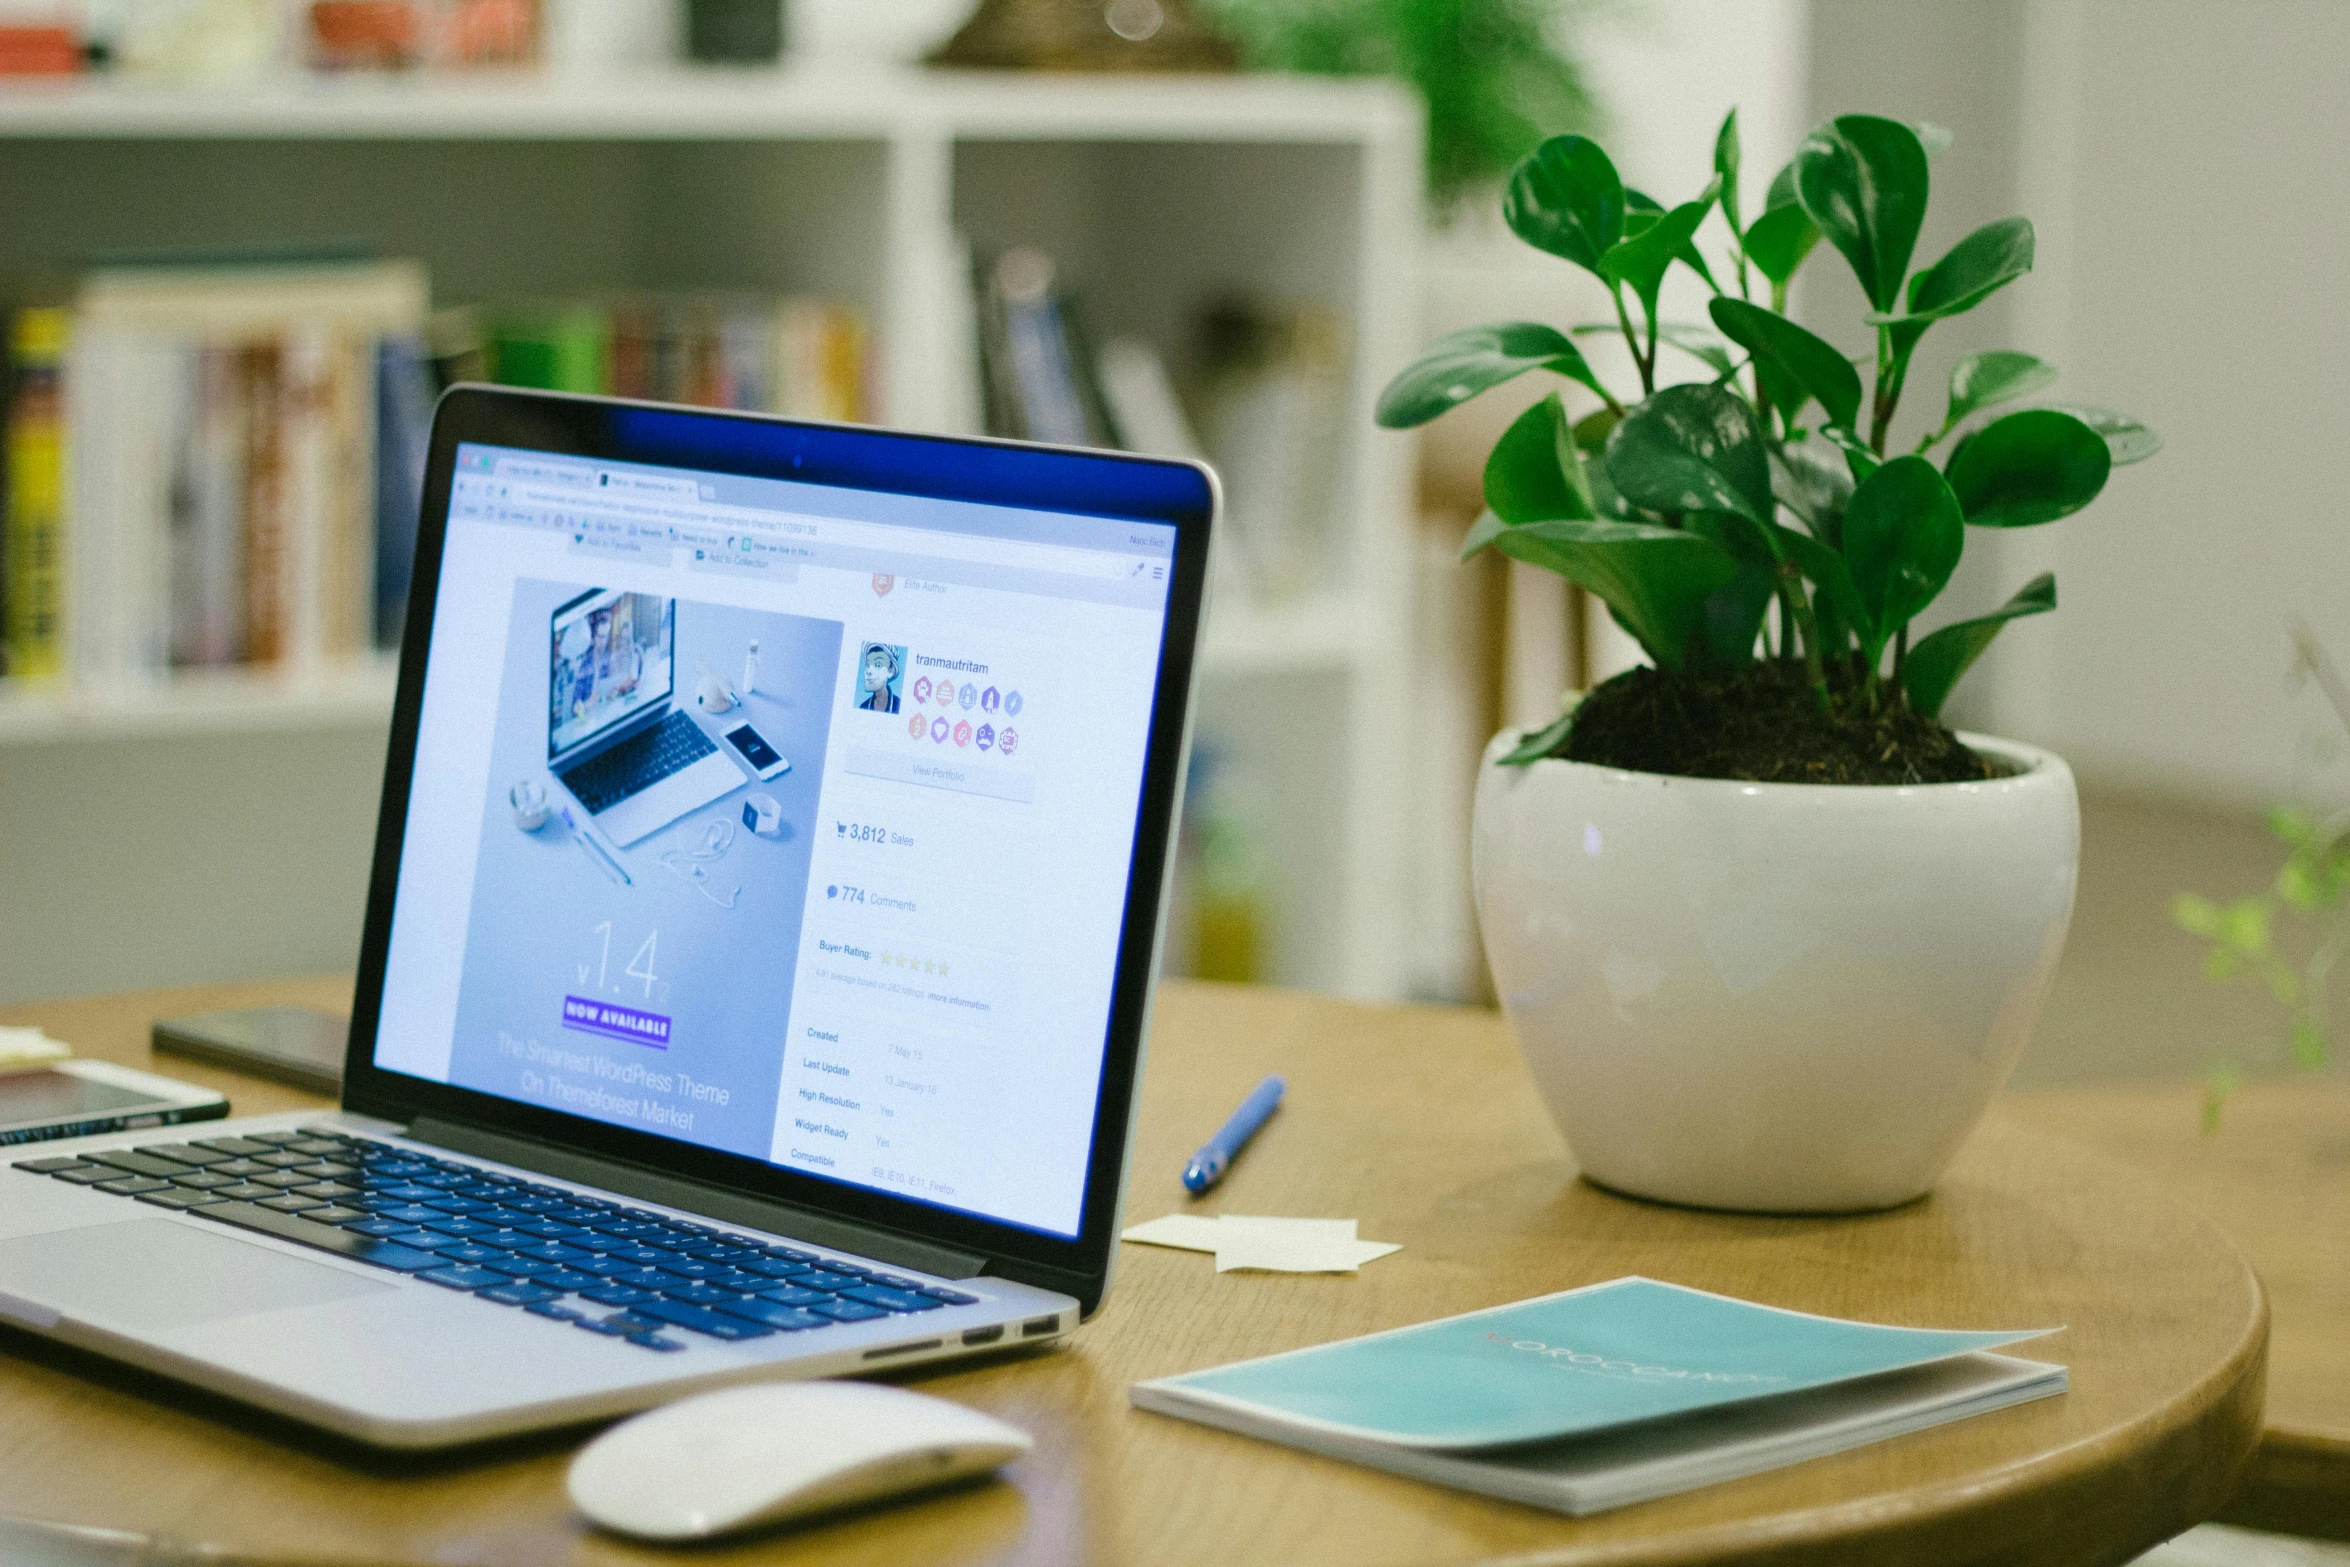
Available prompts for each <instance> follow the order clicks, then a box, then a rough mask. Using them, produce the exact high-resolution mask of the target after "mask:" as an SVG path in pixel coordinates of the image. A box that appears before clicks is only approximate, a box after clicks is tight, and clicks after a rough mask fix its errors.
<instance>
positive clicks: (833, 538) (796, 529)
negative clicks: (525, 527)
mask: <svg viewBox="0 0 2350 1567" xmlns="http://www.w3.org/2000/svg"><path fill="white" fill-rule="evenodd" d="M477 493H478V494H480V496H481V498H483V499H485V500H495V501H502V502H505V503H508V504H512V505H521V506H533V507H538V506H543V507H545V508H547V509H548V510H550V511H559V512H563V513H566V514H568V515H572V516H579V517H596V518H600V519H606V520H610V521H618V522H636V523H642V524H645V525H648V526H655V527H683V528H694V529H708V528H738V529H740V530H741V531H743V532H745V533H753V534H758V535H760V536H762V537H765V538H769V539H774V540H777V541H779V542H790V543H803V544H811V545H813V544H826V545H832V546H835V547H837V548H842V549H869V550H886V551H891V552H894V553H898V554H905V555H930V556H936V557H940V558H943V559H948V560H968V561H980V562H985V563H986V564H989V565H997V566H1020V567H1026V568H1028V569H1030V570H1033V571H1055V572H1062V573H1065V574H1067V575H1071V576H1080V577H1105V578H1117V577H1126V576H1130V575H1134V574H1136V573H1137V571H1138V569H1139V558H1138V557H1135V556H1130V555H1119V554H1114V553H1111V552H1109V551H1105V550H1088V549H1079V548H1077V547H1076V546H1074V545H1068V544H1039V543H1034V542H1031V541H1028V540H1024V539H989V538H973V537H970V536H968V535H964V534H958V533H945V532H940V531H936V530H933V529H929V528H907V527H900V526H897V525H896V524H893V523H886V522H859V521H854V520H851V519H849V518H845V517H811V516H808V515H806V514H804V513H799V512H775V511H761V510H758V509H757V508H754V507H749V506H728V505H725V504H723V503H721V502H717V501H693V502H686V503H679V502H672V501H666V500H663V499H662V498H661V497H659V496H657V495H616V494H613V493H611V492H610V491H606V490H592V491H586V492H582V491H579V490H573V489H567V488H563V487H560V486H556V485H539V484H530V483H517V482H515V481H513V480H510V479H493V480H489V481H486V482H484V483H483V484H481V485H480V487H479V490H478V491H477Z"/></svg>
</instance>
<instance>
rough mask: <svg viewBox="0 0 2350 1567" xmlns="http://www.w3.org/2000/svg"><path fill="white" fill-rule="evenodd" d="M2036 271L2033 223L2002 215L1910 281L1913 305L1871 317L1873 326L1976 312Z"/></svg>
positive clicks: (1911, 302)
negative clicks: (1981, 305)
mask: <svg viewBox="0 0 2350 1567" xmlns="http://www.w3.org/2000/svg"><path fill="white" fill-rule="evenodd" d="M2031 270H2032V222H2031V219H2029V218H2002V219H2000V220H1999V221H1998V222H1997V223H1986V224H1984V225H1983V226H1982V227H1981V228H1979V229H1977V230H1975V231H1974V232H1973V233H1972V234H1969V235H1968V236H1967V237H1966V238H1964V239H1962V240H1960V241H1959V242H1958V243H1957V244H1955V245H1953V246H1951V247H1950V253H1949V254H1948V255H1946V256H1944V257H1943V258H1942V259H1941V260H1940V261H1937V262H1935V263H1934V264H1933V265H1932V266H1930V267H1928V268H1927V269H1926V270H1925V271H1923V272H1920V273H1919V274H1918V275H1917V276H1916V277H1914V278H1912V279H1910V284H1909V299H1908V302H1907V308H1906V309H1904V310H1903V311H1901V312H1900V313H1899V314H1886V313H1879V314H1877V315H1872V316H1870V317H1869V324H1870V325H1871V326H1891V325H1893V324H1895V323H1896V322H1900V321H1904V320H1907V321H1938V320H1940V319H1942V318H1943V317H1944V316H1955V315H1960V314H1963V313H1964V312H1966V311H1969V310H1972V309H1974V308H1975V306H1977V305H1979V304H1981V303H1982V302H1983V301H1984V300H1986V299H1988V298H1990V297H1991V296H1992V295H1993V294H1994V293H1996V292H1998V291H1999V290H2000V289H2002V288H2005V287H2006V286H2007V285H2008V284H2010V283H2012V282H2014V281H2015V280H2016V279H2017V278H2019V277H2022V276H2023V275H2024V274H2025V273H2027V272H2029V271H2031Z"/></svg>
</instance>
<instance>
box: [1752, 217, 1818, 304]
mask: <svg viewBox="0 0 2350 1567" xmlns="http://www.w3.org/2000/svg"><path fill="white" fill-rule="evenodd" d="M1819 242H1820V231H1819V226H1818V225H1817V224H1815V223H1813V222H1812V220H1811V214H1810V213H1808V212H1806V211H1804V210H1803V209H1802V208H1801V207H1773V208H1772V209H1771V210H1770V211H1768V212H1766V213H1764V214H1763V215H1762V216H1761V217H1759V218H1756V219H1755V220H1754V226H1753V227H1751V228H1749V229H1748V230H1747V231H1746V259H1747V260H1749V261H1751V262H1753V263H1754V266H1755V270H1756V271H1758V272H1760V273H1761V274H1762V275H1763V276H1764V277H1766V278H1769V279H1770V280H1771V281H1772V282H1774V283H1778V284H1781V285H1784V284H1785V283H1786V282H1787V280H1788V279H1789V278H1792V277H1793V276H1795V269H1796V268H1798V267H1800V266H1802V265H1803V262H1804V258H1805V257H1806V256H1809V255H1810V254H1811V249H1812V247H1813V246H1814V245H1817V244H1818V243H1819Z"/></svg>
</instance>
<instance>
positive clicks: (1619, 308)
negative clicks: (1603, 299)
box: [1614, 287, 1656, 397]
mask: <svg viewBox="0 0 2350 1567" xmlns="http://www.w3.org/2000/svg"><path fill="white" fill-rule="evenodd" d="M1614 293H1615V299H1616V325H1617V326H1619V327H1621V328H1622V329H1623V333H1624V346H1625V347H1626V348H1628V349H1630V350H1631V351H1632V363H1633V365H1634V366H1635V367H1636V368H1637V369H1638V370H1639V371H1640V395H1641V396H1642V397H1649V396H1652V395H1654V394H1655V392H1656V361H1655V359H1654V357H1653V356H1652V357H1650V358H1647V359H1643V358H1641V357H1640V334H1639V333H1638V332H1637V331H1635V330H1633V327H1632V312H1631V311H1629V310H1626V309H1625V308H1624V290H1623V289H1622V288H1621V287H1618V288H1617V289H1615V291H1614ZM1653 324H1654V323H1651V325H1653Z"/></svg>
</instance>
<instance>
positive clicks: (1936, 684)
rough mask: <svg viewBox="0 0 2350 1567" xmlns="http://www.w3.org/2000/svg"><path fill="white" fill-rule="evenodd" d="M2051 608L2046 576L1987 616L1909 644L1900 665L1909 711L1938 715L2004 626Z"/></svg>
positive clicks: (2052, 589)
mask: <svg viewBox="0 0 2350 1567" xmlns="http://www.w3.org/2000/svg"><path fill="white" fill-rule="evenodd" d="M2054 608H2056V578H2055V577H2053V576H2051V575H2050V574H2049V573H2047V572H2045V571H2044V572H2042V573H2040V575H2038V576H2037V577H2034V578H2033V579H2032V580H2031V581H2029V582H2027V583H2025V584H2024V585H2023V586H2022V587H2020V588H2018V589H2016V591H2015V596H2014V597H2013V598H2010V599H2009V600H2008V601H2007V602H2006V603H2004V604H2002V605H2000V606H1999V607H1998V608H1997V609H1995V610H1993V611H1992V612H1991V613H1990V614H1988V615H1982V616H1978V617H1977V618H1975V619H1973V620H1962V621H1959V622H1957V623H1956V624H1954V625H1948V626H1944V627H1943V628H1942V629H1941V630H1939V631H1935V632H1931V633H1929V634H1928V635H1926V636H1924V637H1921V638H1919V639H1918V640H1917V641H1916V642H1913V643H1911V644H1910V649H1909V657H1908V658H1906V659H1904V660H1902V664H1901V685H1902V689H1903V690H1905V691H1907V692H1908V693H1909V705H1910V707H1911V708H1912V709H1914V710H1915V711H1917V712H1918V713H1920V714H1922V715H1923V716H1925V717H1927V718H1932V717H1934V716H1935V715H1936V714H1938V713H1940V712H1941V711H1942V704H1943V702H1944V701H1945V700H1947V699H1948V697H1949V696H1950V688H1951V687H1952V686H1955V685H1957V684H1958V679H1959V676H1961V675H1963V674H1965V673H1966V672H1967V670H1968V668H1969V667H1970V666H1972V665H1973V663H1974V661H1975V660H1976V659H1978V658H1980V657H1982V656H1983V649H1985V648H1987V647H1989V646H1990V645H1991V642H1992V639H1993V638H1995V637H1997V636H1998V635H1999V631H2000V628H2001V627H2002V626H2005V625H2006V624H2007V623H2008V622H2009V621H2011V620H2017V619H2020V618H2022V617H2023V616H2025V615H2044V614H2046V613H2047V612H2048V611H2050V610H2052V609H2054Z"/></svg>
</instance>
